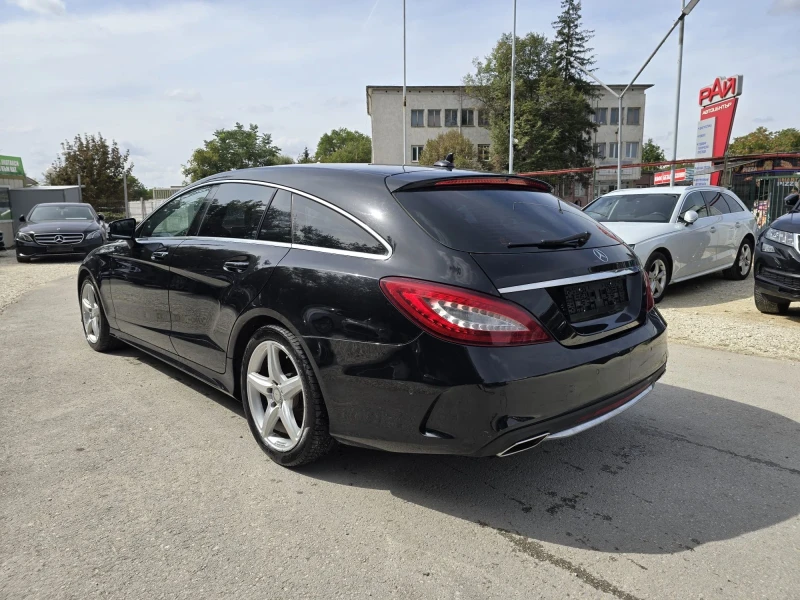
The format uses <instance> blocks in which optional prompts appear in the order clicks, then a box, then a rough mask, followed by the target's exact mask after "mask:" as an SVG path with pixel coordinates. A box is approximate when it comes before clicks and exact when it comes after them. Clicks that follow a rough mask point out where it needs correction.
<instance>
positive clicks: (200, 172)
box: [183, 123, 281, 182]
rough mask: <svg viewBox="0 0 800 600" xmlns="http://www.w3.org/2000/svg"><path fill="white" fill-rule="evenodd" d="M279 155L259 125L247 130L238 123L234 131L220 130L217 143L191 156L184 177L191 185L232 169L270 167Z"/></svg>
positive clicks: (207, 141)
mask: <svg viewBox="0 0 800 600" xmlns="http://www.w3.org/2000/svg"><path fill="white" fill-rule="evenodd" d="M280 152H281V149H280V148H278V147H277V146H274V145H273V144H272V136H271V135H270V134H269V133H259V132H258V125H254V124H252V123H251V124H250V126H249V127H248V128H247V129H245V128H244V125H242V124H241V123H236V125H235V126H234V128H233V129H217V130H216V131H215V132H214V139H212V140H205V141H204V142H203V147H202V148H197V149H196V150H195V151H194V152H192V156H191V158H189V162H188V163H187V164H185V165H184V166H183V174H184V176H185V177H188V178H189V181H190V182H191V181H197V180H198V179H202V178H203V177H208V176H209V175H214V174H215V173H221V172H223V171H231V170H233V169H247V168H250V167H267V166H270V165H274V164H275V163H276V161H277V160H278V156H279V155H280Z"/></svg>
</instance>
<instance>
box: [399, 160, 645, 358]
mask: <svg viewBox="0 0 800 600" xmlns="http://www.w3.org/2000/svg"><path fill="white" fill-rule="evenodd" d="M391 187H392V186H390V189H391ZM394 196H395V198H396V199H397V201H398V202H399V203H400V204H401V205H402V206H403V208H404V209H405V210H406V211H407V212H408V213H409V215H410V216H411V217H412V218H413V219H414V220H415V221H416V222H417V223H418V224H419V226H420V227H422V229H424V230H425V231H426V232H427V233H428V234H429V235H430V236H431V237H432V238H434V239H435V240H437V241H438V242H439V243H441V244H442V245H444V246H447V247H448V248H452V249H454V250H459V251H463V252H469V253H470V254H471V256H472V257H473V258H474V259H475V261H476V262H477V263H478V265H479V266H480V267H481V269H483V271H484V272H485V273H486V275H487V276H488V277H489V278H490V279H491V281H492V283H493V284H494V285H495V287H497V289H498V291H499V293H500V294H501V295H502V296H503V297H505V298H508V299H509V300H512V301H514V302H516V303H518V304H520V305H522V306H524V307H525V308H526V309H528V310H529V311H530V312H531V313H532V314H533V315H534V316H536V317H537V318H538V319H539V320H540V321H541V322H542V324H543V325H544V326H545V327H546V328H547V329H549V330H550V332H551V334H553V336H554V337H555V338H556V339H558V340H559V341H560V342H561V343H563V344H565V345H568V346H570V345H583V344H588V343H592V342H596V341H598V340H600V339H602V338H605V337H607V336H609V335H614V334H618V333H621V332H623V331H625V330H627V329H630V328H632V327H636V326H637V325H638V324H641V323H644V319H645V304H646V295H645V288H644V280H643V278H642V273H641V271H640V269H639V264H638V261H637V259H636V257H635V256H634V254H633V253H632V252H631V251H630V250H629V249H628V248H627V246H625V245H624V244H622V243H620V240H619V239H618V238H616V237H615V236H614V234H613V233H611V232H610V231H608V230H607V229H606V228H605V227H603V226H602V225H601V224H600V223H598V222H596V221H595V220H594V219H592V218H591V217H589V216H587V215H585V214H584V213H582V212H581V211H580V210H578V209H576V208H575V207H574V206H572V205H571V204H570V203H567V202H563V201H560V200H558V199H557V198H556V197H555V196H553V195H552V194H551V193H550V188H549V186H548V185H547V184H544V183H542V182H539V181H536V180H530V179H526V178H516V177H497V176H484V177H478V176H468V177H463V176H452V175H451V177H450V178H437V179H434V180H427V181H412V182H410V183H407V184H405V185H402V186H399V187H398V189H396V190H394Z"/></svg>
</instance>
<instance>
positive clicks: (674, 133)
mask: <svg viewBox="0 0 800 600" xmlns="http://www.w3.org/2000/svg"><path fill="white" fill-rule="evenodd" d="M685 9H686V0H681V13H682V12H683V11H684V10H685ZM683 26H684V22H683V19H681V24H680V26H679V28H678V87H677V89H676V90H675V122H674V124H673V129H672V160H673V161H676V160H678V115H679V114H680V111H681V71H682V70H683ZM669 185H670V187H672V186H674V185H675V164H674V162H673V164H672V168H671V169H670V172H669Z"/></svg>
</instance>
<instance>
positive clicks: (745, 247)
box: [722, 240, 753, 281]
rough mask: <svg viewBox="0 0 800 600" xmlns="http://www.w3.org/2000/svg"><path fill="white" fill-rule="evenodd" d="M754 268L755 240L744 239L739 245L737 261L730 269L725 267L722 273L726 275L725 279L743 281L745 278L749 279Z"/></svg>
mask: <svg viewBox="0 0 800 600" xmlns="http://www.w3.org/2000/svg"><path fill="white" fill-rule="evenodd" d="M752 269H753V242H751V241H750V240H744V241H743V242H742V245H741V246H739V252H738V253H737V254H736V261H735V262H734V263H733V265H732V266H731V267H730V268H729V269H725V270H724V271H723V272H722V274H723V275H724V276H725V279H730V280H731V281H742V280H743V279H747V277H748V275H750V271H751V270H752Z"/></svg>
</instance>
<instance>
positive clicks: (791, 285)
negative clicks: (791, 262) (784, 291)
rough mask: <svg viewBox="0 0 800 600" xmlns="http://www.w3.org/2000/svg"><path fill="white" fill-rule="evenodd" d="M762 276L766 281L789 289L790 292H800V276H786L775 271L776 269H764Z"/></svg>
mask: <svg viewBox="0 0 800 600" xmlns="http://www.w3.org/2000/svg"><path fill="white" fill-rule="evenodd" d="M761 274H762V275H763V277H764V279H768V280H770V281H772V282H775V283H777V284H778V285H780V286H781V287H784V288H788V289H790V290H800V276H797V277H790V276H788V275H784V274H783V273H781V272H780V271H775V270H774V269H762V271H761Z"/></svg>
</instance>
